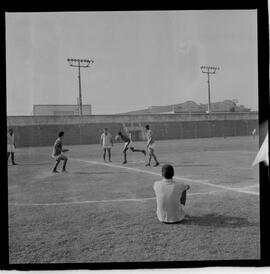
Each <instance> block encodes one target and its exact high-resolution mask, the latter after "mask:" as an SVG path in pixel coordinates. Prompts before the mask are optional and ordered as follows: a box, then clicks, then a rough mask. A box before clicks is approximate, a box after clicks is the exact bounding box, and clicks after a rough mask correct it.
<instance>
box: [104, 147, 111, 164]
mask: <svg viewBox="0 0 270 274" xmlns="http://www.w3.org/2000/svg"><path fill="white" fill-rule="evenodd" d="M106 151H108V158H109V162H111V149H110V148H104V149H103V159H104V162H106Z"/></svg>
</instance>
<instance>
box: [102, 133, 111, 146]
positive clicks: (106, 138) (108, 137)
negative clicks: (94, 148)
mask: <svg viewBox="0 0 270 274" xmlns="http://www.w3.org/2000/svg"><path fill="white" fill-rule="evenodd" d="M101 140H102V146H103V147H104V148H110V147H112V135H111V133H109V132H108V133H107V135H106V134H105V133H104V132H103V133H102V134H101Z"/></svg>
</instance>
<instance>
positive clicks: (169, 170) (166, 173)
mask: <svg viewBox="0 0 270 274" xmlns="http://www.w3.org/2000/svg"><path fill="white" fill-rule="evenodd" d="M162 176H163V177H164V178H166V179H172V177H173V176H174V169H173V166H172V165H168V164H166V165H164V166H163V167H162Z"/></svg>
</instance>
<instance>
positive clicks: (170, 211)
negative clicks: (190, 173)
mask: <svg viewBox="0 0 270 274" xmlns="http://www.w3.org/2000/svg"><path fill="white" fill-rule="evenodd" d="M187 189H188V185H186V184H184V183H176V182H174V181H173V180H172V179H163V180H161V181H157V182H155V183H154V191H155V193H156V200H157V217H158V219H159V221H160V222H168V223H174V222H179V221H182V220H183V219H184V217H185V212H184V209H183V205H181V203H180V199H181V196H182V193H183V192H184V191H185V190H187Z"/></svg>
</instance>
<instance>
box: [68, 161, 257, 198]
mask: <svg viewBox="0 0 270 274" xmlns="http://www.w3.org/2000/svg"><path fill="white" fill-rule="evenodd" d="M69 159H70V160H73V161H79V162H84V163H90V164H94V165H104V166H109V167H114V168H121V169H127V170H131V171H134V172H138V173H146V174H151V175H155V176H159V177H161V174H159V173H156V172H152V171H149V170H142V169H138V168H134V167H127V166H119V165H113V164H109V163H102V162H97V161H89V160H83V159H76V158H69ZM173 178H174V179H176V180H180V181H186V182H190V183H197V184H202V185H207V186H210V187H215V188H221V189H225V190H230V191H234V192H239V193H246V194H251V195H257V196H258V195H259V193H258V192H254V191H249V190H243V189H241V188H233V187H227V186H223V185H215V184H211V183H209V182H208V181H206V180H196V179H189V178H184V177H179V176H174V177H173Z"/></svg>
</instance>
